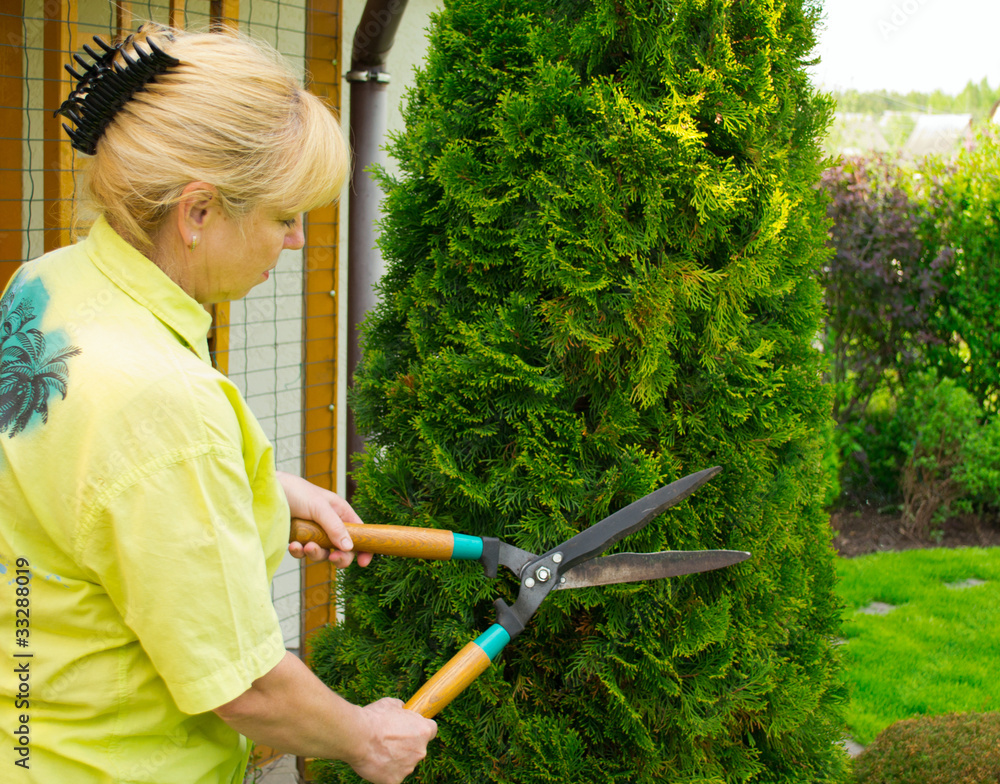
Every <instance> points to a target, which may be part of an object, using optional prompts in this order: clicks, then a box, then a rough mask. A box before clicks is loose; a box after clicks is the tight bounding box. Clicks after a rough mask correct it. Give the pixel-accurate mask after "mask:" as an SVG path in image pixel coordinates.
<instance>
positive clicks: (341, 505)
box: [277, 471, 372, 569]
mask: <svg viewBox="0 0 1000 784" xmlns="http://www.w3.org/2000/svg"><path fill="white" fill-rule="evenodd" d="M277 473H278V481H279V482H281V486H282V487H283V488H284V490H285V497H286V498H287V499H288V508H289V509H290V510H291V513H292V517H299V518H302V519H303V520H311V521H312V522H314V523H317V524H318V525H320V526H321V527H322V528H323V530H324V531H326V534H327V536H329V537H330V541H331V542H334V543H336V544H338V545H339V549H336V550H325V549H323V548H322V547H320V546H319V545H318V544H316V542H309V543H308V544H306V545H305V546H303V545H302V544H301V543H299V542H291V543H290V544H289V545H288V552H289V553H291V554H292V555H293V556H295V557H296V558H303V557H307V558H309V559H310V560H312V561H325V560H329V561H330V562H331V563H332V564H333V565H334V566H336V567H337V568H338V569H343V568H345V567H347V566H350V564H351V561H353V560H354V552H353V547H354V543H353V542H352V541H351V537H350V535H349V534H348V533H347V528H345V527H344V523H352V524H356V525H361V524H362V522H361V518H360V517H358V515H357V512H355V511H354V510H353V509H352V508H351V505H350V504H349V503H347V501H345V500H344V499H343V498H341V497H340V496H339V495H337V494H336V493H332V492H330V491H329V490H324V489H323V488H322V487H318V486H317V485H314V484H313V483H312V482H310V481H308V480H306V479H303V478H302V477H300V476H295V475H294V474H286V473H285V472H284V471H278V472H277ZM357 555H358V565H359V566H368V564H369V563H370V562H371V560H372V554H371V553H358V554H357Z"/></svg>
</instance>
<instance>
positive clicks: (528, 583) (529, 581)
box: [524, 577, 535, 588]
mask: <svg viewBox="0 0 1000 784" xmlns="http://www.w3.org/2000/svg"><path fill="white" fill-rule="evenodd" d="M524 587H525V588H534V587H535V581H534V580H533V579H532V578H531V577H526V578H525V580H524Z"/></svg>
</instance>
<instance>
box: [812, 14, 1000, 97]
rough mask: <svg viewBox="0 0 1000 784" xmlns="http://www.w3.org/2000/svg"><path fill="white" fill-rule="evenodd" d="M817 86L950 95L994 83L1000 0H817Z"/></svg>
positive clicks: (998, 68) (999, 72) (998, 73)
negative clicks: (819, 8) (820, 8)
mask: <svg viewBox="0 0 1000 784" xmlns="http://www.w3.org/2000/svg"><path fill="white" fill-rule="evenodd" d="M822 5H823V8H824V11H823V16H824V21H823V24H822V26H821V28H820V30H819V46H818V47H817V49H816V54H818V55H819V57H820V58H821V63H820V65H819V66H817V67H816V68H814V69H813V79H814V81H815V83H816V85H817V86H818V87H821V88H824V89H827V90H835V89H855V90H859V91H862V92H864V91H872V90H882V89H884V90H890V91H892V90H895V91H899V92H903V93H906V92H910V91H911V90H916V91H918V92H933V91H934V90H938V89H940V90H943V91H944V92H945V93H948V94H950V95H955V94H957V93H960V92H961V91H962V89H963V88H964V87H965V85H966V84H967V83H968V82H969V80H970V79H971V80H972V81H974V82H976V83H979V82H980V81H982V79H983V78H984V77H985V78H987V79H988V80H989V84H990V87H993V88H996V87H997V86H998V85H1000V0H822Z"/></svg>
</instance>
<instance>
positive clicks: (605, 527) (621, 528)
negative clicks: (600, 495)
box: [546, 466, 722, 574]
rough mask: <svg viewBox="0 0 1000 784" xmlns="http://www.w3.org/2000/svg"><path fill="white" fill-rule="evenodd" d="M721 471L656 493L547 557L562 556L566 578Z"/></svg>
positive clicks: (680, 481) (700, 474)
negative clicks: (577, 565) (581, 563)
mask: <svg viewBox="0 0 1000 784" xmlns="http://www.w3.org/2000/svg"><path fill="white" fill-rule="evenodd" d="M721 470H722V469H721V468H720V467H719V466H715V467H714V468H706V469H705V470H704V471H699V472H698V473H696V474H689V475H688V476H685V477H683V478H682V479H678V480H677V481H676V482H672V483H671V484H669V485H666V486H665V487H661V488H660V489H659V490H654V491H653V492H652V493H650V494H649V495H645V496H643V497H642V498H640V499H639V500H638V501H634V502H632V503H631V504H629V505H628V506H626V507H624V508H622V509H619V510H618V511H617V512H615V513H614V514H612V515H609V516H608V517H605V518H604V519H603V520H601V521H600V522H598V523H594V524H593V525H592V526H590V528H587V529H585V530H583V531H581V532H580V533H578V534H577V535H576V536H574V537H573V538H572V539H570V540H569V541H566V542H563V543H562V544H561V545H559V547H557V548H554V549H553V550H551V551H549V553H547V554H546V555H550V554H551V553H555V552H556V551H558V552H560V553H561V554H562V564H563V565H562V567H561V568H560V572H561V573H563V574H565V573H566V572H567V571H568V570H569V569H571V568H572V567H573V566H574V565H576V564H578V563H580V562H581V561H585V560H587V559H589V558H593V557H594V556H595V555H597V554H598V553H601V552H604V550H607V549H608V548H609V547H610V546H611V545H613V544H614V543H615V542H618V541H621V540H622V539H624V538H625V537H626V536H628V535H629V534H632V533H635V532H636V531H638V530H639V529H640V528H642V527H643V526H645V525H646V524H647V523H649V521H650V520H652V519H653V518H655V517H656V516H657V515H658V514H660V513H661V512H663V511H664V510H666V509H668V508H669V507H671V506H673V505H674V504H678V503H680V502H681V501H683V500H684V499H685V498H687V497H688V496H689V495H691V493H693V492H694V491H695V490H697V489H698V488H699V487H701V486H702V485H703V484H705V483H706V482H707V481H708V480H709V479H711V478H712V477H713V476H715V475H716V474H718V473H719V472H720V471H721Z"/></svg>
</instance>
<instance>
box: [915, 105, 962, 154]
mask: <svg viewBox="0 0 1000 784" xmlns="http://www.w3.org/2000/svg"><path fill="white" fill-rule="evenodd" d="M915 118H916V121H917V124H916V126H915V127H914V128H913V132H912V133H911V134H910V136H909V138H908V139H907V140H906V144H904V145H903V155H905V156H907V157H909V158H919V157H923V156H924V155H945V154H948V153H952V152H954V151H955V149H956V148H957V147H958V145H959V143H961V142H963V141H968V140H969V139H971V138H972V115H971V114H918V115H915Z"/></svg>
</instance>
